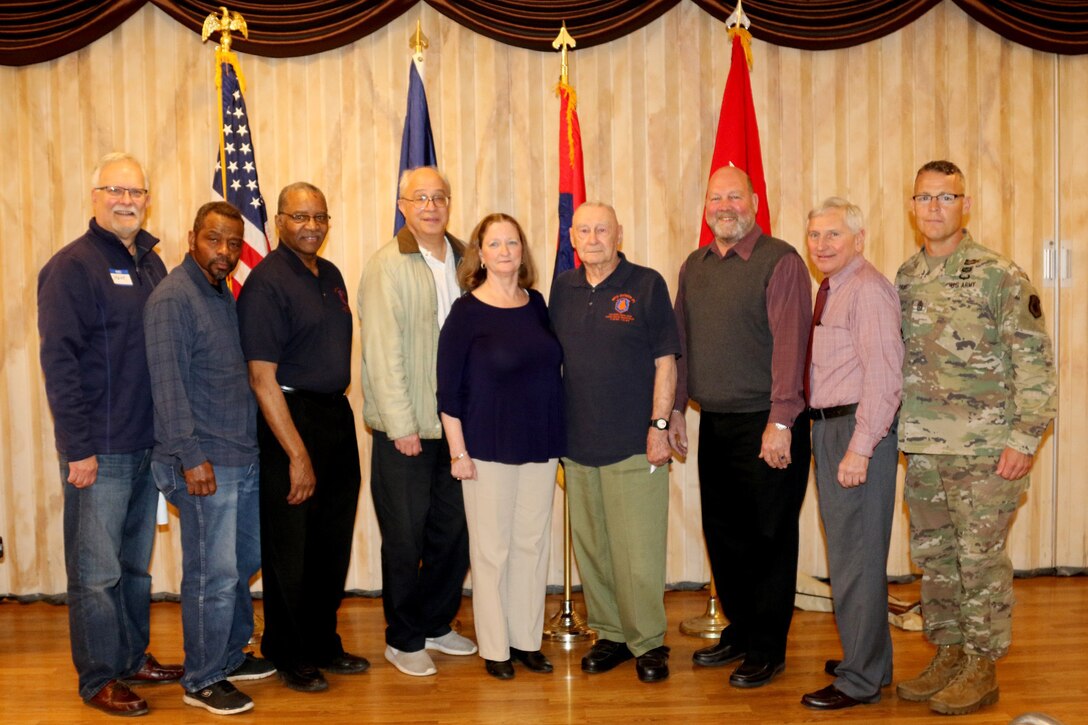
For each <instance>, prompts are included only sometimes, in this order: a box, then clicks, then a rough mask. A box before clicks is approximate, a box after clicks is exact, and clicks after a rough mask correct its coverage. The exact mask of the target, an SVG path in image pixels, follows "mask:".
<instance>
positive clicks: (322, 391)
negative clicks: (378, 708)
mask: <svg viewBox="0 0 1088 725" xmlns="http://www.w3.org/2000/svg"><path fill="white" fill-rule="evenodd" d="M277 208H278V211H277V212H276V231H277V232H278V234H279V240H280V244H279V246H277V247H276V249H275V250H274V251H272V252H271V253H270V254H269V255H268V256H267V257H265V259H264V261H262V262H261V263H260V264H259V265H257V267H255V268H254V270H253V271H252V272H251V273H250V275H249V277H248V279H246V284H245V286H244V287H243V288H242V294H241V296H240V297H239V299H238V321H239V324H240V328H241V333H242V352H243V353H244V354H245V358H246V361H247V362H248V364H249V383H250V385H251V386H252V388H253V392H254V394H255V395H256V396H257V406H258V417H257V443H258V445H259V446H260V449H261V457H260V461H261V494H260V502H261V562H262V572H263V578H264V618H265V629H264V636H263V637H262V639H261V653H262V654H263V655H264V656H265V657H267V658H268V659H270V660H272V662H273V663H274V664H275V665H276V669H277V670H279V672H280V677H281V678H282V679H283V682H284V684H286V685H287V686H288V687H289V688H291V689H293V690H299V691H301V692H318V691H321V690H325V689H327V688H328V686H329V684H328V682H327V681H326V680H325V677H324V675H322V673H321V672H320V670H322V669H323V670H325V671H327V672H332V673H335V674H356V673H360V672H364V671H365V670H366V669H367V668H368V667H369V666H370V663H369V662H367V661H366V660H365V659H364V658H362V657H358V656H356V655H351V654H348V653H346V652H345V651H344V647H343V644H342V643H341V641H340V635H339V634H337V632H336V612H337V610H338V609H339V608H340V600H341V599H343V597H344V582H345V580H346V579H347V573H348V563H349V561H350V559H351V539H352V536H353V534H354V532H355V510H356V508H357V506H358V502H359V483H360V472H359V444H358V442H357V441H356V439H355V417H354V416H353V415H352V412H351V405H350V404H349V403H348V399H347V398H346V397H345V396H344V391H345V390H347V387H348V384H349V383H350V382H351V332H352V319H351V309H350V308H349V307H348V296H347V292H346V291H345V289H346V288H345V287H344V278H343V277H342V276H341V275H340V270H339V269H337V268H336V266H335V265H334V264H333V263H332V262H329V261H327V260H325V259H322V258H320V257H319V256H317V252H318V250H319V249H320V248H321V245H322V244H323V243H324V242H325V236H326V235H327V234H328V232H329V219H330V217H329V209H328V205H327V204H326V202H325V195H324V194H323V193H321V190H320V189H318V188H317V187H316V186H313V185H312V184H307V183H305V182H296V183H294V184H290V185H288V186H286V187H284V189H283V191H281V192H280V197H279V203H278V207H277Z"/></svg>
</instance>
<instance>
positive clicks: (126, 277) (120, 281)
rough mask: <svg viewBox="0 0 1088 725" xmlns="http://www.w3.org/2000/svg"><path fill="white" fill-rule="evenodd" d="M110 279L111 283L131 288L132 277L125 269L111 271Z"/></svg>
mask: <svg viewBox="0 0 1088 725" xmlns="http://www.w3.org/2000/svg"><path fill="white" fill-rule="evenodd" d="M110 279H112V280H113V283H114V284H116V285H120V286H122V287H131V286H132V276H131V275H130V274H129V273H128V270H127V269H111V270H110Z"/></svg>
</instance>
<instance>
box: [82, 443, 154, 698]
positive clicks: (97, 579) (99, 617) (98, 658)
mask: <svg viewBox="0 0 1088 725" xmlns="http://www.w3.org/2000/svg"><path fill="white" fill-rule="evenodd" d="M150 464H151V449H150V448H145V449H143V450H139V451H135V452H133V453H117V454H109V455H100V456H98V478H97V479H96V480H95V482H94V483H93V484H92V485H90V486H88V487H87V488H76V487H75V486H73V485H71V484H70V483H68V461H67V460H65V459H64V458H63V457H62V458H61V462H60V476H61V485H62V487H63V491H64V565H65V569H66V570H67V573H68V628H69V633H70V636H71V639H72V661H73V662H74V663H75V666H76V672H77V673H78V674H79V696H80V697H82V698H83V699H84V700H88V699H90V698H92V697H94V696H95V695H96V694H98V691H99V690H101V689H102V688H103V687H105V686H106V684H107V683H108V682H109V681H110V680H113V679H119V678H124V677H128V676H129V675H132V674H133V673H135V672H136V671H137V670H139V669H140V668H141V667H143V664H144V659H145V657H146V655H145V654H144V653H145V652H146V651H147V642H148V639H149V636H150V633H149V621H148V618H149V616H150V610H151V575H150V574H149V573H148V571H147V569H148V566H149V565H150V564H151V547H152V544H153V543H154V539H155V505H156V501H157V499H158V496H157V495H156V491H155V486H154V484H153V483H152V481H151V467H150Z"/></svg>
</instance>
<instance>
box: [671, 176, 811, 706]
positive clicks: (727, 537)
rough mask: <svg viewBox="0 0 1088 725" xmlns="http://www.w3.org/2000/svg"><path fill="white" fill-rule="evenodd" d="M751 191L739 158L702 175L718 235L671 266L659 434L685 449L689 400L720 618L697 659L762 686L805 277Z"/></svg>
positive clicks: (782, 523)
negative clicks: (668, 368)
mask: <svg viewBox="0 0 1088 725" xmlns="http://www.w3.org/2000/svg"><path fill="white" fill-rule="evenodd" d="M758 205H759V198H758V197H757V196H756V194H755V193H753V191H752V183H751V181H750V180H749V179H748V176H747V174H745V173H744V172H743V171H741V170H740V169H737V168H734V167H724V168H721V169H718V170H717V171H715V172H714V174H712V175H711V177H710V181H709V183H708V184H707V193H706V221H707V224H708V225H709V226H710V229H711V231H713V232H714V242H713V243H711V244H709V245H708V246H706V247H702V248H700V249H698V250H696V251H695V252H693V253H692V254H691V255H690V256H689V257H688V258H687V260H686V261H685V262H684V265H683V266H682V267H681V269H680V284H679V289H678V291H677V295H676V305H675V308H676V320H677V324H678V325H679V328H680V340H681V344H682V346H683V347H684V351H683V355H682V356H681V357H680V360H679V364H678V365H677V368H678V370H677V373H678V380H677V386H676V404H675V406H674V408H675V409H674V410H673V413H672V420H671V424H670V428H669V438H670V442H671V443H672V444H673V447H674V448H675V449H676V451H677V452H678V453H680V454H681V455H686V454H687V443H688V441H687V429H686V423H685V420H684V409H685V408H686V407H687V405H688V400H689V397H690V399H691V400H694V401H695V402H696V403H698V404H699V406H700V408H701V410H702V415H701V422H700V426H699V463H698V465H699V487H700V498H701V501H702V509H703V536H704V537H705V538H706V547H707V552H708V554H709V555H710V567H711V570H712V572H713V574H714V581H715V582H716V583H717V587H718V593H719V595H720V598H721V602H722V609H723V611H724V612H725V615H726V617H728V618H729V627H728V628H727V629H726V630H725V631H724V632H722V637H721V640H720V641H719V643H718V644H716V645H714V646H712V647H707V648H704V649H701V650H698V651H696V652H695V654H694V656H693V659H694V661H695V664H697V665H702V666H706V667H714V666H719V665H725V664H728V663H730V662H734V661H737V660H743V661H742V662H741V664H740V666H739V667H737V668H736V670H734V672H733V674H732V675H731V676H730V678H729V684H731V685H733V686H734V687H759V686H761V685H765V684H767V683H768V682H770V681H771V680H772V679H774V678H775V677H776V676H777V675H778V674H779V673H780V672H782V670H783V669H784V667H785V659H786V636H787V634H788V633H789V628H790V620H791V619H792V617H793V598H794V590H795V587H796V579H797V539H798V532H797V517H798V514H799V513H800V511H801V502H802V501H803V500H804V496H805V486H806V483H807V481H808V466H809V457H810V445H809V432H808V421H807V418H801V419H800V420H801V422H802V429H801V430H799V431H797V432H796V434H794V431H793V430H792V428H793V425H794V421H795V420H796V419H798V416H799V414H800V413H801V412H802V411H803V410H804V408H805V401H804V396H803V394H802V374H803V368H804V360H805V348H806V346H807V342H808V331H809V325H810V322H811V319H812V283H811V281H810V280H809V275H808V269H807V268H806V267H805V263H804V261H803V260H802V259H801V256H800V255H799V254H798V253H797V250H796V249H794V248H793V247H792V246H791V245H790V244H788V243H786V242H784V241H782V240H781V239H775V238H774V237H770V236H768V235H766V234H764V233H763V231H762V230H761V229H760V228H759V226H758V225H756V222H755V214H756V209H757V208H758Z"/></svg>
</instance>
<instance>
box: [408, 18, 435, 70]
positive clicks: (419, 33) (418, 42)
mask: <svg viewBox="0 0 1088 725" xmlns="http://www.w3.org/2000/svg"><path fill="white" fill-rule="evenodd" d="M430 45H431V43H430V41H429V40H427V36H426V35H424V34H423V23H422V21H420V20H416V32H414V33H412V35H411V36H410V37H409V38H408V47H409V48H411V49H412V56H413V57H414V58H415V59H416V60H417V61H421V62H422V61H423V50H424V49H425V48H428V47H430Z"/></svg>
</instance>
